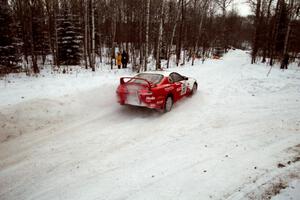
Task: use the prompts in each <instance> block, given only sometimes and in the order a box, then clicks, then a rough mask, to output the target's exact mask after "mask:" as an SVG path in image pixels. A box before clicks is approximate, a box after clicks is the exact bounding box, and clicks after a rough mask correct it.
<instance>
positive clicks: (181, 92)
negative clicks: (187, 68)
mask: <svg viewBox="0 0 300 200" xmlns="http://www.w3.org/2000/svg"><path fill="white" fill-rule="evenodd" d="M170 78H171V79H172V81H173V85H174V88H175V95H174V97H175V101H177V100H178V99H181V98H182V97H183V96H185V94H186V92H187V83H186V81H185V78H184V77H183V76H181V75H180V74H178V73H176V72H173V73H171V74H170Z"/></svg>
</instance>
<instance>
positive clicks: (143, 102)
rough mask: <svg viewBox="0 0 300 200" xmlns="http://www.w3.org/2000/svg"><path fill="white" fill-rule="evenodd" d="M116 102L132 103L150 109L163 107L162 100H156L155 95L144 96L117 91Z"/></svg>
mask: <svg viewBox="0 0 300 200" xmlns="http://www.w3.org/2000/svg"><path fill="white" fill-rule="evenodd" d="M117 98H118V103H119V104H121V105H132V106H138V107H147V108H152V109H161V108H163V105H164V102H163V101H162V100H160V101H158V100H157V99H156V98H155V97H146V96H141V95H138V94H128V93H117Z"/></svg>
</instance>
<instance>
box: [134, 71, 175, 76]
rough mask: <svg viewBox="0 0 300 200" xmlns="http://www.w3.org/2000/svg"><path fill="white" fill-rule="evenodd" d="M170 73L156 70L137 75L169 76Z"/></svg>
mask: <svg viewBox="0 0 300 200" xmlns="http://www.w3.org/2000/svg"><path fill="white" fill-rule="evenodd" d="M171 73H172V72H169V71H164V70H157V71H146V72H141V73H139V74H160V75H163V76H169V75H170V74H171Z"/></svg>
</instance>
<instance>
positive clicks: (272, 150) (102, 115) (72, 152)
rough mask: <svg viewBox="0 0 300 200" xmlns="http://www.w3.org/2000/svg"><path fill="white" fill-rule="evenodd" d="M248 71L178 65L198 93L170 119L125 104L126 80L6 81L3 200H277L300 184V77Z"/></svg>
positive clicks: (0, 168)
mask: <svg viewBox="0 0 300 200" xmlns="http://www.w3.org/2000/svg"><path fill="white" fill-rule="evenodd" d="M248 63H249V58H248V55H247V54H246V53H245V52H243V51H239V50H236V51H232V52H229V53H228V54H227V55H226V56H225V57H224V59H223V60H208V61H207V62H206V63H204V64H203V65H202V64H200V62H199V63H196V66H194V67H191V66H190V67H181V68H174V70H176V71H178V72H181V73H183V74H184V75H188V76H193V77H195V78H196V79H197V80H198V83H199V91H198V93H197V94H196V95H195V96H193V97H192V98H186V99H184V100H183V101H181V102H179V103H178V104H176V105H175V106H174V108H173V110H172V111H171V112H170V113H167V114H162V113H158V112H156V111H152V110H148V109H143V108H135V107H122V106H120V105H118V104H117V103H116V96H115V88H116V86H117V84H118V78H119V76H121V75H124V74H127V72H126V71H125V72H117V73H113V72H98V73H97V74H96V75H92V74H90V73H85V74H78V75H76V76H75V75H73V76H70V75H57V76H54V75H49V76H47V75H46V76H45V77H39V78H26V77H24V78H14V77H9V78H8V79H9V80H10V81H9V82H10V83H7V84H4V80H1V82H0V83H1V85H0V87H1V88H0V134H1V136H0V141H1V143H0V199H1V200H8V199H9V200H11V199H37V200H43V199H49V200H53V199H99V200H114V199H128V200H135V199H136V200H141V199H145V200H146V199H147V200H154V199H156V200H159V199H162V200H166V199H170V200H176V199H187V200H195V199H201V200H205V199H264V198H267V197H268V196H270V197H271V196H275V194H276V193H277V192H278V191H279V190H280V189H283V188H285V187H286V186H287V185H288V184H289V183H291V182H293V183H295V181H296V182H297V181H299V174H300V162H298V161H299V160H300V71H299V70H298V69H296V68H295V69H291V70H288V71H285V72H282V71H280V70H279V69H273V70H272V72H271V74H270V76H269V77H266V74H267V72H268V69H269V68H267V67H265V66H262V65H260V66H259V65H250V64H248ZM6 81H7V80H6ZM295 184H296V183H295ZM298 185H299V184H298ZM298 189H299V187H298ZM298 192H299V190H298Z"/></svg>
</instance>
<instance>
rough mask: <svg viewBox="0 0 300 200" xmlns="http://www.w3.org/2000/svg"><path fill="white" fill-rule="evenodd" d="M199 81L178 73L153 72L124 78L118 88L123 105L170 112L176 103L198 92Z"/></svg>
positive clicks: (120, 101)
mask: <svg viewBox="0 0 300 200" xmlns="http://www.w3.org/2000/svg"><path fill="white" fill-rule="evenodd" d="M197 87H198V84H197V81H196V80H195V79H193V78H190V77H186V76H182V75H180V74H179V73H176V72H167V71H153V72H143V73H139V74H137V75H136V76H134V77H122V78H121V79H120V85H119V86H118V88H117V96H118V102H119V103H120V104H121V105H134V106H142V107H148V108H154V109H159V110H164V111H165V112H168V111H170V110H171V109H172V106H173V104H174V103H175V102H177V101H178V100H180V99H182V98H183V97H185V96H189V95H192V94H194V93H195V92H196V91H197Z"/></svg>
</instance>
